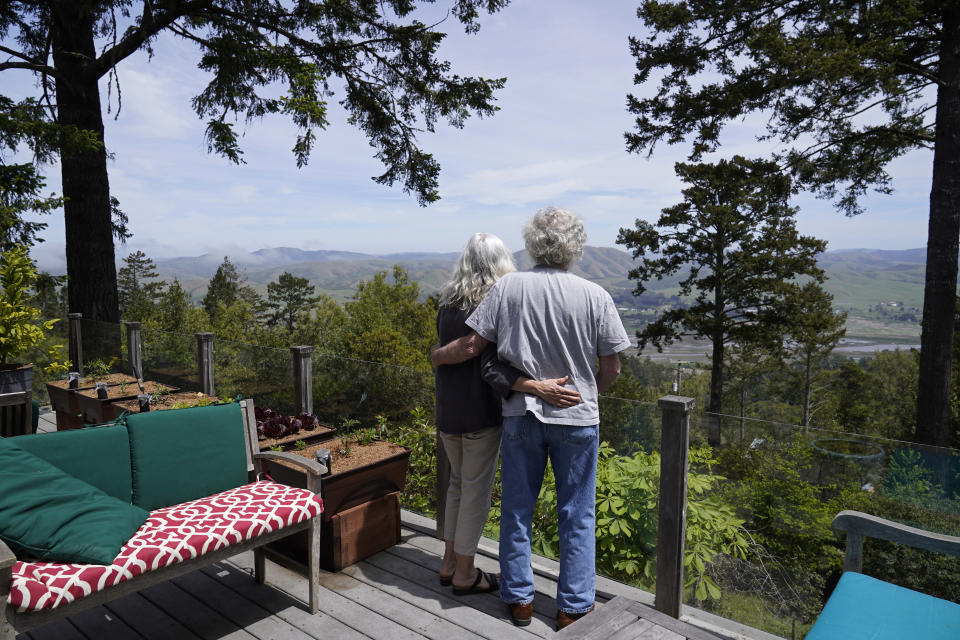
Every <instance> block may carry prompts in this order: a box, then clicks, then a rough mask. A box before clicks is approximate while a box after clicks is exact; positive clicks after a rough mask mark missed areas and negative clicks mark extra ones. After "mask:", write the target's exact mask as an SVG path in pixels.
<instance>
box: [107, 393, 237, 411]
mask: <svg viewBox="0 0 960 640" xmlns="http://www.w3.org/2000/svg"><path fill="white" fill-rule="evenodd" d="M137 390H138V393H139V387H137ZM201 400H203V401H204V403H208V404H209V403H214V402H220V401H221V400H220V398H218V397H216V396H208V395H207V394H205V393H200V392H197V393H194V392H192V391H180V392H178V393H167V394H164V395H162V396H157V398H156V399H155V400H151V402H150V411H165V410H167V409H184V408H187V407H196V406H198V405H199V402H200V401H201ZM176 405H179V406H176ZM183 405H186V407H184V406H183ZM113 406H115V407H117V408H119V409H123V410H124V411H129V412H130V413H140V401H139V400H137V398H134V399H133V400H120V401H118V402H114V403H113Z"/></svg>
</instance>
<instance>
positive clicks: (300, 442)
mask: <svg viewBox="0 0 960 640" xmlns="http://www.w3.org/2000/svg"><path fill="white" fill-rule="evenodd" d="M293 448H294V449H296V450H297V451H303V450H304V449H306V448H307V443H306V442H304V441H303V440H296V441H295V442H294V443H293Z"/></svg>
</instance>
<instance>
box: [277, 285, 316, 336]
mask: <svg viewBox="0 0 960 640" xmlns="http://www.w3.org/2000/svg"><path fill="white" fill-rule="evenodd" d="M315 291H316V287H314V286H313V285H311V284H310V281H309V280H307V279H306V278H298V277H296V276H295V275H293V274H292V273H289V272H287V271H284V272H283V273H281V274H280V277H279V278H277V281H276V282H271V283H269V284H267V305H266V306H267V308H268V309H270V310H271V311H270V313H268V314H267V324H268V325H270V326H274V325H278V324H282V325H283V326H284V327H286V329H287V332H289V333H293V329H294V325H295V324H296V321H297V316H298V315H299V314H300V313H301V312H304V311H309V310H310V307H311V305H313V304H315V303H316V302H318V301H319V300H320V297H319V296H317V295H315V294H314V292H315Z"/></svg>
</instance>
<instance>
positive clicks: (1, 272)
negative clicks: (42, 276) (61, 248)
mask: <svg viewBox="0 0 960 640" xmlns="http://www.w3.org/2000/svg"><path fill="white" fill-rule="evenodd" d="M36 281H37V267H36V265H35V264H34V263H33V260H31V259H30V257H29V255H28V254H27V249H26V247H22V246H17V247H14V248H13V249H11V250H9V251H5V252H3V253H0V393H21V392H24V391H28V390H31V389H32V388H33V363H25V362H17V359H18V358H20V357H22V356H24V355H25V354H26V353H27V352H28V351H30V350H31V349H33V348H34V347H37V346H39V345H41V344H42V343H43V341H44V339H45V337H46V335H45V332H47V331H50V330H51V329H53V325H54V324H56V322H57V320H43V319H42V313H41V311H40V309H38V308H37V307H34V306H32V305H31V304H30V299H29V295H30V291H31V290H32V288H33V286H34V284H35V283H36ZM61 349H62V346H61V345H55V346H52V347H50V349H49V352H48V353H49V355H50V357H51V360H52V361H53V362H52V363H51V364H50V365H47V366H46V367H44V370H45V371H47V372H48V373H51V374H56V373H58V372H59V371H61V370H65V369H66V368H67V367H68V364H61V363H57V362H56V360H59V358H60V350H61Z"/></svg>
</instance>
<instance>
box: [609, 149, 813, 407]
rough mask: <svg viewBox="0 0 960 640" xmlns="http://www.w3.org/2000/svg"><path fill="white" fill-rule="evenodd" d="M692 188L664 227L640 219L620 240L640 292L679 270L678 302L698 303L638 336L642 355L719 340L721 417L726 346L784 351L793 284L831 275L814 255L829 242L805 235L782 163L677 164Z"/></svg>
mask: <svg viewBox="0 0 960 640" xmlns="http://www.w3.org/2000/svg"><path fill="white" fill-rule="evenodd" d="M676 171H677V175H679V176H680V177H681V178H682V179H683V180H684V181H685V182H687V183H689V185H690V186H689V187H687V188H686V189H684V190H683V196H684V201H683V202H681V203H679V204H677V205H674V206H672V207H667V208H666V209H663V212H662V214H661V216H660V218H659V219H658V220H657V222H656V224H651V223H649V222H647V221H645V220H637V221H636V225H635V228H634V229H620V234H619V236H618V238H617V243H618V244H622V245H625V246H626V247H628V248H629V249H631V250H632V253H633V256H634V258H639V259H640V263H639V264H638V265H637V267H636V268H634V269H632V270H631V271H630V274H629V276H630V278H631V279H632V280H636V281H637V287H636V289H635V291H634V293H635V294H636V295H640V294H642V293H643V292H644V291H645V290H646V283H647V282H648V281H650V280H652V279H658V280H660V279H663V278H665V277H668V276H671V275H673V274H674V273H677V272H678V271H685V272H686V276H685V277H684V278H683V279H682V280H681V281H680V295H682V296H690V295H693V296H694V300H693V303H692V304H691V305H690V306H689V307H687V308H673V309H669V310H667V311H666V312H664V313H663V314H662V315H661V316H660V317H659V318H658V319H657V320H655V321H654V322H651V323H649V324H647V325H646V326H645V327H644V328H643V329H642V330H641V331H639V332H637V338H638V344H639V346H640V348H641V349H642V348H643V347H644V346H645V345H646V344H647V343H653V344H654V345H655V346H657V347H658V348H662V347H663V345H669V344H672V343H673V342H674V341H675V340H676V339H678V338H680V337H683V336H695V337H702V338H709V339H710V340H711V341H712V343H713V374H712V377H711V380H712V391H711V395H710V406H709V410H710V411H711V412H717V413H719V412H720V411H721V410H722V406H721V402H722V384H723V376H722V368H723V352H724V347H725V345H726V344H727V343H730V342H736V343H741V344H743V343H747V342H752V343H766V344H777V343H779V341H781V340H782V337H781V336H782V327H783V326H785V325H786V324H787V323H788V320H789V312H790V311H791V309H790V306H789V304H788V302H787V301H788V299H789V298H790V296H791V295H793V294H794V291H795V290H796V289H797V285H795V284H793V283H792V280H793V279H794V278H796V277H798V276H802V275H805V276H809V277H812V278H813V279H815V280H817V281H821V280H822V279H823V272H822V271H821V270H820V269H819V268H818V267H817V265H816V255H817V254H818V253H820V252H821V251H823V249H824V248H825V246H826V244H825V243H824V242H823V241H821V240H816V239H814V238H812V237H809V236H802V235H800V234H799V233H798V232H797V229H796V221H795V215H796V210H795V209H794V208H792V207H790V206H789V205H788V204H787V202H788V199H789V197H790V193H791V189H792V186H791V182H790V179H789V178H788V177H786V176H784V175H783V174H782V173H781V172H780V169H779V168H778V167H777V165H776V163H773V162H768V161H762V160H748V159H746V158H742V157H740V156H735V157H734V158H733V159H732V160H729V161H727V160H721V161H720V162H718V163H716V164H683V163H678V164H677V165H676Z"/></svg>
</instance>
